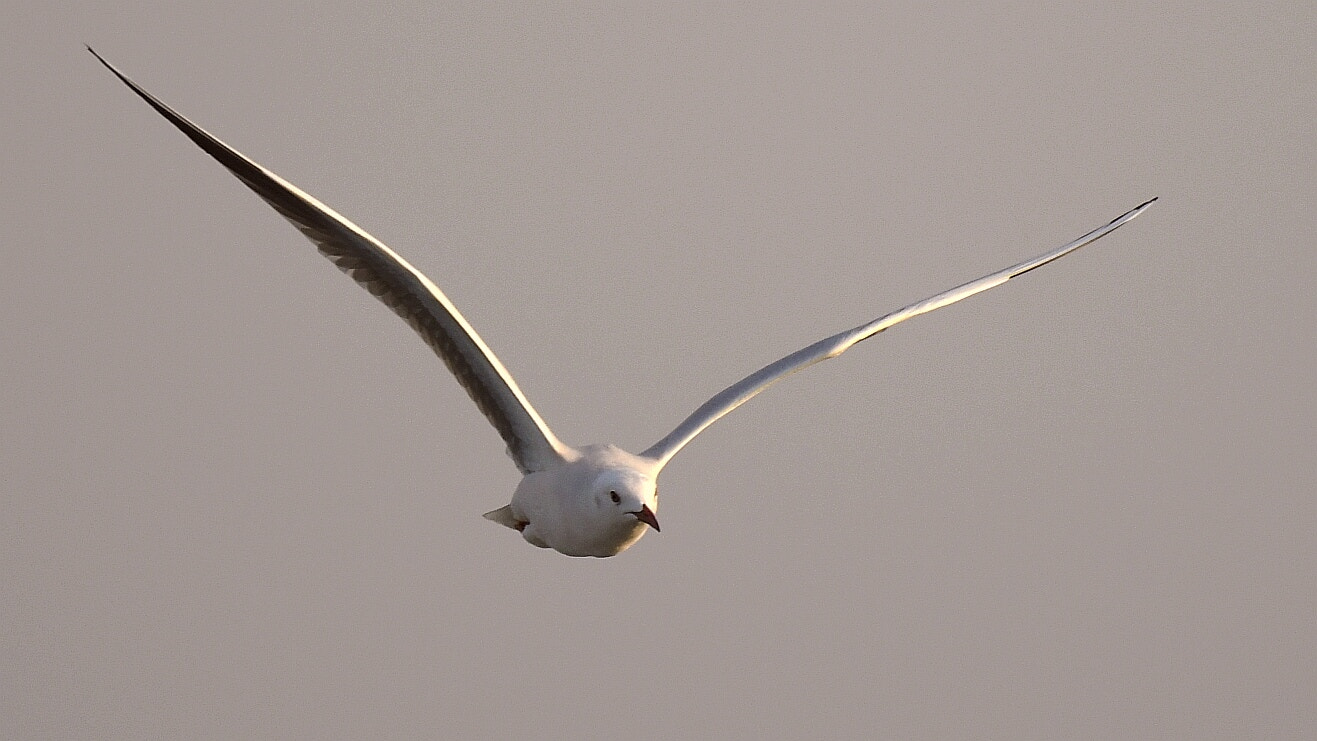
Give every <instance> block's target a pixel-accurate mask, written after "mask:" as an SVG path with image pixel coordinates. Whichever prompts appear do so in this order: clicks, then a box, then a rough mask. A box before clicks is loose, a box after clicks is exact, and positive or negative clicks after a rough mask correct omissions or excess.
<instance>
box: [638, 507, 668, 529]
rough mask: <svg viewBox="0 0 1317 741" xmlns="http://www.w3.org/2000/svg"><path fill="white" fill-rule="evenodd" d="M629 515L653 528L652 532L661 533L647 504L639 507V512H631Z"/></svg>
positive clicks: (656, 519)
mask: <svg viewBox="0 0 1317 741" xmlns="http://www.w3.org/2000/svg"><path fill="white" fill-rule="evenodd" d="M631 514H633V515H635V516H636V519H637V520H640V521H641V522H643V523H645V524H646V525H649V526H650V527H652V528H654V532H656V533H658V532H662V531H661V530H659V526H658V518H657V517H655V516H654V510H652V509H650V508H649V505H648V504H642V505H640V511H639V512H632V513H631Z"/></svg>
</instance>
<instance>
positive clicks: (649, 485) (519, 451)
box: [88, 47, 1157, 558]
mask: <svg viewBox="0 0 1317 741" xmlns="http://www.w3.org/2000/svg"><path fill="white" fill-rule="evenodd" d="M88 51H91V53H92V54H93V55H95V56H96V58H97V59H98V60H100V62H101V63H102V64H104V65H105V66H106V67H107V68H109V70H110V71H111V72H113V73H114V74H115V76H117V77H118V78H119V79H120V80H122V81H123V82H124V84H126V85H127V86H128V87H129V88H131V89H132V91H133V92H134V93H136V94H137V95H138V96H139V97H141V98H142V99H143V100H145V101H146V102H147V103H148V104H150V105H151V107H152V108H154V109H155V110H156V111H157V112H158V113H160V114H161V115H162V116H164V117H165V118H166V119H167V120H168V121H169V122H170V123H171V124H173V125H174V126H175V127H176V128H178V129H179V130H180V131H182V132H183V133H184V134H185V135H187V137H188V138H190V139H191V140H192V141H193V142H194V143H196V144H197V145H198V146H200V147H201V148H202V149H203V150H204V151H205V152H206V153H207V154H209V155H211V156H212V157H214V158H215V159H216V160H217V161H219V162H220V164H222V165H224V166H225V167H226V168H228V169H229V171H230V172H232V173H233V174H234V175H235V176H236V177H237V178H238V179H239V180H241V181H242V182H243V183H244V184H246V185H247V187H249V188H251V189H252V190H253V191H255V192H256V194H257V195H259V196H260V197H261V198H263V199H265V201H266V202H267V203H269V204H270V205H271V206H272V207H273V208H274V209H275V210H277V211H278V212H279V213H281V214H283V216H284V217H285V218H287V219H288V220H289V221H291V222H292V223H293V225H294V226H296V227H297V228H298V229H299V230H300V231H301V232H302V233H303V234H304V235H306V236H307V237H308V238H309V239H310V240H311V241H312V242H314V243H315V244H316V245H317V246H318V247H319V249H320V252H321V253H322V254H324V255H325V256H326V257H328V258H329V259H330V260H331V261H333V262H334V264H335V265H337V266H338V267H339V269H340V270H342V271H343V272H345V273H347V274H348V275H349V276H351V277H352V278H353V280H355V281H357V282H358V283H360V284H361V285H362V286H363V287H365V288H366V289H367V290H369V291H370V292H371V293H372V294H374V295H375V296H376V297H377V298H379V299H380V300H381V301H382V302H384V303H385V304H386V305H387V306H388V307H389V308H391V309H393V311H394V312H395V313H397V314H398V315H399V316H400V317H402V318H403V319H404V320H406V321H407V323H408V324H410V325H411V326H412V328H413V329H415V330H416V332H417V333H418V334H420V336H421V338H422V339H423V340H425V342H426V343H427V344H428V345H430V347H431V348H432V349H433V350H434V351H435V353H436V354H437V355H439V357H440V359H442V360H443V361H444V364H445V365H446V366H448V369H449V370H450V371H451V372H452V373H453V375H454V376H455V377H456V378H457V381H458V383H460V384H461V385H462V387H463V388H465V389H466V391H467V393H468V394H469V395H470V396H471V399H472V400H473V401H474V402H475V403H476V406H477V407H479V409H480V411H481V412H483V413H484V415H485V417H486V418H487V419H488V420H489V421H490V423H491V424H492V425H493V426H494V428H495V429H496V430H498V432H499V435H500V436H502V438H503V440H504V442H505V443H506V444H507V451H508V455H509V456H510V457H511V458H512V460H513V462H514V463H515V464H516V465H517V468H518V469H520V470H521V472H522V474H524V476H523V478H522V480H521V483H520V484H518V486H517V489H516V491H515V492H514V493H513V495H512V501H511V503H510V504H508V505H506V506H504V507H500V508H499V509H496V510H494V511H492V512H488V513H486V515H485V517H487V518H488V519H490V520H493V521H494V522H498V523H500V524H502V525H506V526H508V527H510V528H513V529H515V530H517V531H519V532H521V534H522V537H523V538H525V539H526V541H527V542H529V543H530V544H532V545H535V546H538V547H541V548H552V549H554V550H556V551H558V552H560V553H564V554H566V555H568V556H595V557H600V558H602V557H607V556H613V555H616V554H618V553H621V552H622V551H624V550H626V549H627V548H629V547H630V546H631V545H632V544H634V543H635V542H636V541H637V540H639V539H640V538H641V536H643V535H644V534H645V532H646V531H647V530H648V529H650V528H653V529H654V530H658V527H659V525H658V519H657V517H656V512H657V511H658V475H659V472H660V471H661V470H662V469H663V467H664V466H665V465H667V463H668V461H669V460H671V459H672V457H673V456H674V455H676V454H677V452H678V451H680V450H681V449H682V448H683V447H685V446H686V444H687V443H689V442H690V441H691V440H692V439H693V438H694V437H695V436H696V435H698V434H699V433H700V432H701V431H702V430H704V428H706V427H708V426H709V425H710V424H712V423H713V422H715V421H717V420H718V419H719V418H721V417H722V416H723V415H725V414H727V413H728V412H730V411H732V410H733V409H735V408H736V407H738V406H740V405H741V404H743V403H745V402H746V401H748V400H749V399H750V398H752V397H753V396H755V395H756V394H758V393H759V392H761V391H763V390H764V389H766V388H768V387H769V386H770V385H772V384H774V383H776V382H777V381H779V380H781V379H782V378H785V377H786V376H788V375H790V374H792V373H795V372H797V371H800V370H803V369H805V368H807V367H809V366H811V365H813V364H815V363H817V362H820V361H822V360H827V359H828V358H834V357H836V356H838V355H840V354H842V353H843V352H845V351H846V350H847V349H849V348H850V347H852V346H853V345H855V344H856V343H858V342H861V341H863V340H865V339H868V338H869V337H872V336H873V335H875V334H878V333H879V332H882V331H883V330H886V329H887V328H889V327H891V326H893V325H895V324H898V323H900V322H903V321H905V320H906V319H910V318H912V317H915V316H918V315H920V314H923V313H926V312H929V311H933V310H934V309H938V308H941V307H943V306H947V305H949V304H953V303H955V302H957V301H960V300H962V299H965V298H968V297H970V296H972V295H974V294H976V293H979V292H982V291H986V290H988V289H989V288H992V287H994V286H998V285H1001V284H1002V283H1005V282H1006V281H1008V280H1010V279H1011V278H1014V277H1016V276H1019V275H1023V274H1024V273H1027V272H1029V271H1031V270H1033V269H1035V268H1038V267H1041V266H1043V265H1045V264H1047V263H1049V262H1051V261H1053V260H1056V259H1058V258H1060V257H1062V256H1064V255H1067V254H1069V253H1071V252H1073V251H1075V250H1077V249H1079V248H1080V247H1083V246H1084V245H1086V244H1089V243H1091V242H1093V241H1095V240H1097V239H1099V238H1101V237H1103V236H1105V235H1107V234H1109V233H1111V232H1112V231H1114V230H1115V229H1117V228H1119V227H1120V226H1122V225H1124V224H1125V223H1127V222H1128V221H1129V220H1131V219H1133V218H1134V217H1136V216H1138V215H1139V214H1141V213H1143V211H1144V210H1145V209H1146V208H1148V206H1150V205H1151V204H1152V202H1153V201H1155V200H1157V199H1155V198H1154V199H1152V200H1150V201H1147V202H1145V203H1143V204H1142V205H1140V206H1138V207H1136V208H1134V209H1131V210H1130V211H1127V212H1126V213H1124V214H1122V215H1120V216H1118V217H1116V218H1115V219H1113V220H1112V221H1111V222H1110V223H1108V224H1105V225H1103V226H1101V227H1099V228H1097V229H1094V230H1093V231H1091V232H1089V233H1087V234H1085V235H1084V236H1082V237H1079V238H1078V239H1076V240H1074V241H1072V242H1070V243H1068V244H1066V245H1063V246H1061V247H1058V248H1056V249H1053V250H1050V251H1048V252H1045V253H1043V254H1042V255H1040V256H1038V257H1036V258H1033V259H1031V260H1026V261H1024V262H1021V263H1019V264H1017V265H1013V266H1011V267H1009V268H1005V269H1004V270H999V271H997V272H995V273H991V274H989V275H986V276H984V277H982V278H979V279H977V280H973V281H970V282H968V283H965V284H963V285H960V286H957V287H955V288H952V289H950V290H947V291H943V292H941V293H939V294H937V295H935V296H932V297H930V298H927V299H924V300H922V301H918V302H916V303H913V304H911V305H909V306H907V307H905V308H903V309H899V310H897V311H894V312H892V313H890V314H886V315H884V316H882V317H879V318H878V319H875V320H873V321H871V322H868V323H865V324H862V325H860V326H858V327H855V328H854V329H850V330H847V331H844V332H840V333H838V334H836V335H833V336H831V337H827V338H825V339H823V340H820V341H818V342H816V343H814V344H812V345H810V346H809V347H806V348H803V349H801V350H798V351H796V352H794V353H791V354H790V355H787V356H786V357H784V358H782V359H780V360H778V361H776V362H773V363H770V364H769V365H767V366H765V367H763V368H761V369H760V370H758V371H756V372H754V373H752V374H750V375H749V376H747V377H745V378H743V379H742V380H740V381H738V382H737V383H735V384H732V385H731V386H729V387H727V388H726V389H724V390H723V391H722V392H720V393H718V394H716V395H715V396H714V397H713V398H711V399H709V400H708V401H707V402H705V403H704V404H702V405H701V406H700V407H699V408H698V409H696V410H695V412H694V413H692V414H691V415H690V416H689V417H687V418H686V419H685V420H684V421H683V422H682V423H681V424H679V425H677V427H676V429H674V430H673V431H672V432H670V433H668V435H666V436H665V437H664V438H663V439H661V440H659V441H658V442H657V443H655V444H654V445H652V446H650V447H649V448H648V449H646V450H645V451H643V452H642V453H641V454H639V455H634V454H632V453H628V452H626V451H624V450H622V449H620V448H617V447H615V446H613V445H588V446H584V447H581V448H574V447H572V446H569V445H566V444H564V443H563V442H562V441H560V440H558V438H557V437H556V436H555V435H554V434H553V432H552V430H550V429H549V426H548V425H547V424H546V423H545V422H544V420H543V419H542V418H541V417H540V416H539V414H538V413H536V411H535V409H534V408H533V407H532V406H531V405H530V402H529V401H527V400H526V397H525V396H524V395H523V394H522V393H521V390H520V389H519V388H518V387H517V384H516V382H515V381H514V380H513V378H512V375H511V374H510V373H508V371H507V369H506V368H504V367H503V364H502V363H500V362H499V360H498V358H497V357H495V355H494V353H493V352H492V351H491V350H490V349H489V347H488V346H487V345H486V344H485V343H484V341H483V340H481V339H480V336H479V335H477V334H476V332H475V330H474V329H472V328H471V326H470V324H468V323H467V321H466V319H465V318H463V317H462V315H461V314H460V313H459V312H458V311H457V308H456V307H454V306H453V304H452V302H450V301H449V300H448V298H447V297H446V296H445V295H444V294H443V291H441V290H440V289H439V287H438V286H437V285H435V284H434V283H433V282H431V281H430V280H429V279H428V278H426V277H425V276H424V275H423V274H421V272H420V271H419V270H417V269H416V268H414V267H412V266H411V265H410V264H408V263H407V261H406V260H404V259H402V257H401V256H399V255H398V254H397V253H395V252H394V251H393V250H391V249H389V248H388V247H387V246H385V245H384V244H382V243H381V242H379V240H377V239H375V238H374V237H372V236H370V235H369V234H367V233H366V232H365V231H363V230H362V229H361V228H360V227H358V226H356V225H355V224H353V223H352V222H350V221H348V220H347V219H346V218H344V217H342V216H341V215H339V214H338V213H336V212H335V211H334V210H333V209H330V208H329V207H327V206H325V205H324V204H323V203H320V202H319V201H318V200H316V199H315V198H313V197H312V196H310V195H309V194H307V193H305V192H303V191H302V190H300V189H299V188H297V187H296V186H294V185H293V184H292V183H289V182H288V181H286V180H284V179H283V178H281V177H279V176H278V175H276V174H274V173H273V172H271V171H269V170H267V169H265V168H264V167H262V166H261V165H259V164H257V163H256V162H253V161H252V160H250V159H248V158H247V157H245V156H244V155H242V154H241V153H240V152H238V151H237V150H235V149H233V148H232V147H230V146H228V145H227V144H225V143H223V142H222V141H220V140H219V139H217V138H215V137H214V136H212V135H210V134H209V133H207V132H206V131H205V130H204V129H202V128H201V127H199V126H197V125H196V124H194V123H192V122H191V121H189V120H188V119H187V118H185V117H183V116H182V115H181V114H179V113H177V112H176V111H174V110H173V109H172V108H170V107H168V106H166V105H165V104H164V103H162V102H160V101H159V100H157V99H156V98H155V97H154V96H152V95H151V94H150V93H148V92H146V91H145V90H144V89H142V88H141V87H140V86H138V85H137V84H136V83H134V82H133V81H132V80H130V79H128V78H127V77H126V76H124V74H123V73H121V72H120V71H119V70H118V69H116V68H115V67H114V66H113V65H111V64H110V63H109V62H107V61H105V60H104V59H103V58H101V56H100V55H99V54H96V52H95V51H93V50H92V49H91V48H90V47H88Z"/></svg>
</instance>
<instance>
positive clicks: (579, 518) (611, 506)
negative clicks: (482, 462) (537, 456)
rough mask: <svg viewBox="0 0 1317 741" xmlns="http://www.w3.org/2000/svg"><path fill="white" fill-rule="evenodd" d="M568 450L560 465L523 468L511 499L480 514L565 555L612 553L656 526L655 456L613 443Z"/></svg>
mask: <svg viewBox="0 0 1317 741" xmlns="http://www.w3.org/2000/svg"><path fill="white" fill-rule="evenodd" d="M572 452H573V454H574V455H573V457H572V458H570V459H569V460H566V461H564V462H562V463H561V464H559V465H556V466H553V467H551V468H548V469H545V470H543V471H532V472H531V473H528V474H526V475H525V476H524V477H523V478H522V479H521V483H520V484H518V485H517V490H516V492H514V493H513V495H512V503H511V504H509V505H507V506H506V507H500V508H499V509H496V510H494V511H493V512H488V513H486V514H485V517H487V518H489V519H491V520H493V521H495V522H497V523H499V524H502V525H507V526H508V527H511V528H513V529H516V530H520V531H521V535H522V537H524V538H525V539H526V542H528V543H530V544H531V545H536V546H539V547H541V548H552V549H554V550H556V551H558V552H559V553H565V554H567V555H569V556H598V557H605V556H614V555H617V554H618V553H621V552H622V551H624V550H626V549H627V548H629V547H630V546H631V544H632V543H635V542H636V541H637V540H640V536H642V535H644V534H645V530H646V529H647V528H648V527H654V528H655V529H657V528H658V521H657V519H655V518H654V515H655V514H656V513H657V512H658V470H659V466H658V464H657V461H654V460H653V459H650V458H642V457H641V456H638V455H632V454H631V453H628V452H626V451H625V450H622V449H621V448H619V447H617V446H615V445H587V446H585V447H583V448H580V449H579V450H573V451H572ZM614 494H616V495H617V500H616V501H614V498H613V495H614ZM618 512H621V513H623V514H626V515H629V516H624V517H618V516H617V513H618ZM636 513H640V515H639V516H636ZM642 517H643V518H645V520H644V521H642V519H641V518H642ZM646 522H648V523H649V524H646Z"/></svg>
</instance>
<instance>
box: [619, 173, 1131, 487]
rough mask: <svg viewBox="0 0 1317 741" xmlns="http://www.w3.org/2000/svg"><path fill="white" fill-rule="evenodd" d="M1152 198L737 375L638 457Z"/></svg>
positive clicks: (1023, 269)
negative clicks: (1038, 250)
mask: <svg viewBox="0 0 1317 741" xmlns="http://www.w3.org/2000/svg"><path fill="white" fill-rule="evenodd" d="M1155 200H1157V199H1156V198H1153V199H1152V200H1150V201H1147V202H1146V203H1143V204H1142V205H1140V206H1138V207H1136V208H1134V209H1131V210H1129V211H1127V212H1125V213H1124V214H1121V215H1120V216H1117V217H1116V218H1115V219H1113V220H1112V221H1111V223H1109V224H1106V225H1104V226H1101V227H1098V228H1097V229H1094V230H1093V231H1091V232H1089V233H1088V234H1085V235H1084V236H1082V237H1080V238H1079V239H1076V240H1075V241H1073V242H1071V243H1069V244H1067V245H1064V246H1062V247H1058V248H1056V249H1054V250H1051V251H1050V252H1046V253H1044V254H1042V255H1039V256H1038V257H1035V258H1033V259H1032V260H1025V261H1024V262H1022V263H1020V264H1018V265H1012V266H1011V267H1009V268H1006V269H1005V270H999V271H997V272H995V273H992V274H991V275H985V276H983V277H982V278H979V279H978V280H973V281H970V282H969V283H965V284H964V285H960V286H956V287H955V288H952V289H951V290H949V291H943V292H942V293H939V294H937V295H936V296H931V297H929V298H926V299H924V300H923V301H920V302H918V303H913V304H910V305H909V306H907V307H905V308H904V309H900V310H897V311H894V312H892V313H890V314H887V315H885V316H882V317H879V318H877V319H875V320H873V321H872V322H869V323H868V324H863V325H861V326H859V327H856V328H855V329H850V330H847V331H845V332H842V333H840V334H836V335H833V336H831V337H828V338H826V339H823V340H819V341H818V342H816V343H814V344H813V345H810V346H809V347H806V348H804V349H803V350H797V351H796V352H794V353H792V354H790V355H788V356H786V357H785V358H782V359H781V360H779V361H777V362H775V363H772V364H770V365H766V366H764V367H763V368H760V369H759V370H758V371H756V372H754V373H752V374H751V375H749V376H746V377H745V378H743V379H741V380H740V381H738V382H736V383H735V384H733V385H731V386H729V387H727V388H726V389H724V390H723V391H721V392H720V393H718V395H716V396H714V397H713V398H712V399H709V400H708V401H706V402H704V404H702V405H700V408H699V409H696V410H695V412H694V413H693V414H691V416H689V417H687V418H686V419H685V421H683V422H682V423H681V424H679V425H677V429H675V430H673V431H672V432H670V433H668V435H667V437H664V438H663V439H662V440H659V441H658V442H657V443H654V444H653V445H652V446H650V448H649V449H648V450H646V451H645V452H644V453H642V454H641V455H643V456H644V457H646V458H652V459H654V460H656V461H657V462H658V465H659V467H660V468H661V467H662V466H664V465H666V464H667V462H668V461H669V460H671V458H672V456H674V455H676V454H677V451H679V450H681V449H682V448H684V447H685V446H686V444H687V443H689V442H690V441H691V440H692V439H693V438H694V437H695V436H696V435H698V434H700V432H702V431H703V430H704V428H706V427H708V426H709V425H711V424H713V423H714V422H716V421H717V420H718V419H719V418H721V417H722V416H723V415H724V414H727V413H728V412H730V411H732V410H733V409H735V408H737V407H739V406H741V405H742V404H744V403H745V402H747V401H749V400H750V399H751V398H752V397H753V396H754V395H755V394H758V393H759V392H760V391H763V390H764V389H766V388H768V387H769V386H771V385H773V384H774V383H777V382H778V381H780V380H782V379H783V378H785V377H787V376H789V375H791V374H792V373H795V372H796V371H800V370H804V369H805V368H808V367H809V366H811V365H814V364H815V363H817V362H819V361H821V360H827V359H828V358H835V357H837V356H838V355H841V354H842V353H843V352H846V350H847V349H849V348H850V347H851V346H852V345H854V344H855V343H857V342H860V341H861V340H866V339H868V338H870V337H872V336H874V335H876V334H878V333H879V332H881V331H883V330H884V329H887V328H888V327H891V326H892V325H894V324H899V323H901V322H903V321H905V320H907V319H910V318H912V317H916V316H919V315H920V314H925V313H928V312H930V311H932V310H934V309H940V308H942V307H943V306H947V305H949V304H954V303H956V302H957V301H960V300H962V299H966V298H969V297H970V296H973V295H974V294H976V293H980V292H982V291H986V290H988V289H989V288H993V287H995V286H999V285H1001V284H1002V283H1005V282H1006V281H1008V280H1010V279H1011V278H1014V277H1016V276H1018V275H1023V274H1025V273H1027V272H1029V271H1030V270H1033V269H1034V268H1040V267H1042V266H1043V265H1046V264H1047V263H1049V262H1051V261H1053V260H1056V259H1057V258H1060V257H1063V256H1065V255H1067V254H1069V253H1071V252H1074V251H1075V250H1077V249H1079V248H1080V247H1083V246H1084V245H1086V244H1089V243H1090V242H1093V241H1095V240H1097V239H1099V238H1101V237H1103V236H1106V235H1107V234H1110V233H1111V232H1112V231H1114V230H1116V229H1118V228H1120V226H1122V225H1123V224H1125V223H1126V222H1128V221H1129V220H1130V219H1133V218H1134V217H1135V216H1138V215H1139V214H1141V213H1143V211H1144V209H1146V208H1148V206H1150V205H1152V202H1153V201H1155Z"/></svg>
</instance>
